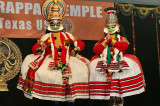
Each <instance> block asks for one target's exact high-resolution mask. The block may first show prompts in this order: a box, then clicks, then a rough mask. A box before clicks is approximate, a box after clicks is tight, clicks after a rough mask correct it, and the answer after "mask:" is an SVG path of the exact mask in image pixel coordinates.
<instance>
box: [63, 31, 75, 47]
mask: <svg viewBox="0 0 160 106" xmlns="http://www.w3.org/2000/svg"><path fill="white" fill-rule="evenodd" d="M65 34H66V36H67V38H68V39H69V43H70V44H72V45H74V42H73V40H72V39H71V38H70V37H69V35H68V34H67V33H65Z"/></svg>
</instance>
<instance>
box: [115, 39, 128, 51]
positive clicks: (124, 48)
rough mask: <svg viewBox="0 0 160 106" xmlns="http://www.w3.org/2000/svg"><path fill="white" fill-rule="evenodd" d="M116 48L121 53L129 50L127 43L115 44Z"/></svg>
mask: <svg viewBox="0 0 160 106" xmlns="http://www.w3.org/2000/svg"><path fill="white" fill-rule="evenodd" d="M114 46H115V47H116V48H117V49H118V50H120V51H125V50H127V49H128V43H127V42H119V41H118V42H116V43H115V44H114Z"/></svg>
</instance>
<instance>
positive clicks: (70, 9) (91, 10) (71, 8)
mask: <svg viewBox="0 0 160 106" xmlns="http://www.w3.org/2000/svg"><path fill="white" fill-rule="evenodd" d="M87 14H90V15H89V17H91V18H102V15H101V14H102V7H99V6H96V7H94V6H83V5H82V6H80V5H67V10H66V16H76V17H88V16H87Z"/></svg>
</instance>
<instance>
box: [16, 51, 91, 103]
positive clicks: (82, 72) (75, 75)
mask: <svg viewBox="0 0 160 106" xmlns="http://www.w3.org/2000/svg"><path fill="white" fill-rule="evenodd" d="M38 57H39V55H34V54H30V55H28V56H27V57H26V58H25V59H24V61H23V64H22V68H21V73H22V79H23V80H25V79H26V76H27V72H28V69H29V66H28V64H29V63H30V62H33V61H34V60H35V59H37V58H38ZM83 58H84V57H83ZM50 61H52V59H51V58H50V57H49V56H47V57H46V58H45V59H44V61H43V64H42V65H41V66H40V67H39V68H38V70H37V71H36V73H35V81H39V82H42V83H48V84H58V85H63V81H62V73H61V70H52V71H51V70H49V69H48V65H49V63H50ZM68 63H69V67H70V69H71V74H72V75H71V77H70V78H69V84H74V83H88V79H89V75H88V74H89V70H88V69H89V68H88V66H87V65H86V63H84V62H82V61H81V60H79V59H78V58H77V57H72V56H70V58H69V61H68ZM17 88H18V89H20V90H22V86H21V85H18V86H17ZM47 92H48V91H47ZM24 95H25V96H26V97H27V98H30V99H32V98H33V97H35V98H39V99H44V100H53V101H74V100H75V99H77V98H89V93H88V94H85V95H83V94H81V93H80V94H79V93H76V94H73V95H71V97H65V96H61V95H60V96H59V97H58V96H57V95H56V96H55V95H45V94H39V93H35V92H33V93H32V95H30V94H28V93H27V92H25V93H24Z"/></svg>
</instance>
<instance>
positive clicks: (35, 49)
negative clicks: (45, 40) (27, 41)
mask: <svg viewBox="0 0 160 106" xmlns="http://www.w3.org/2000/svg"><path fill="white" fill-rule="evenodd" d="M32 52H33V53H34V54H35V55H38V54H39V53H40V52H41V44H40V43H36V44H35V45H34V46H33V47H32Z"/></svg>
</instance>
